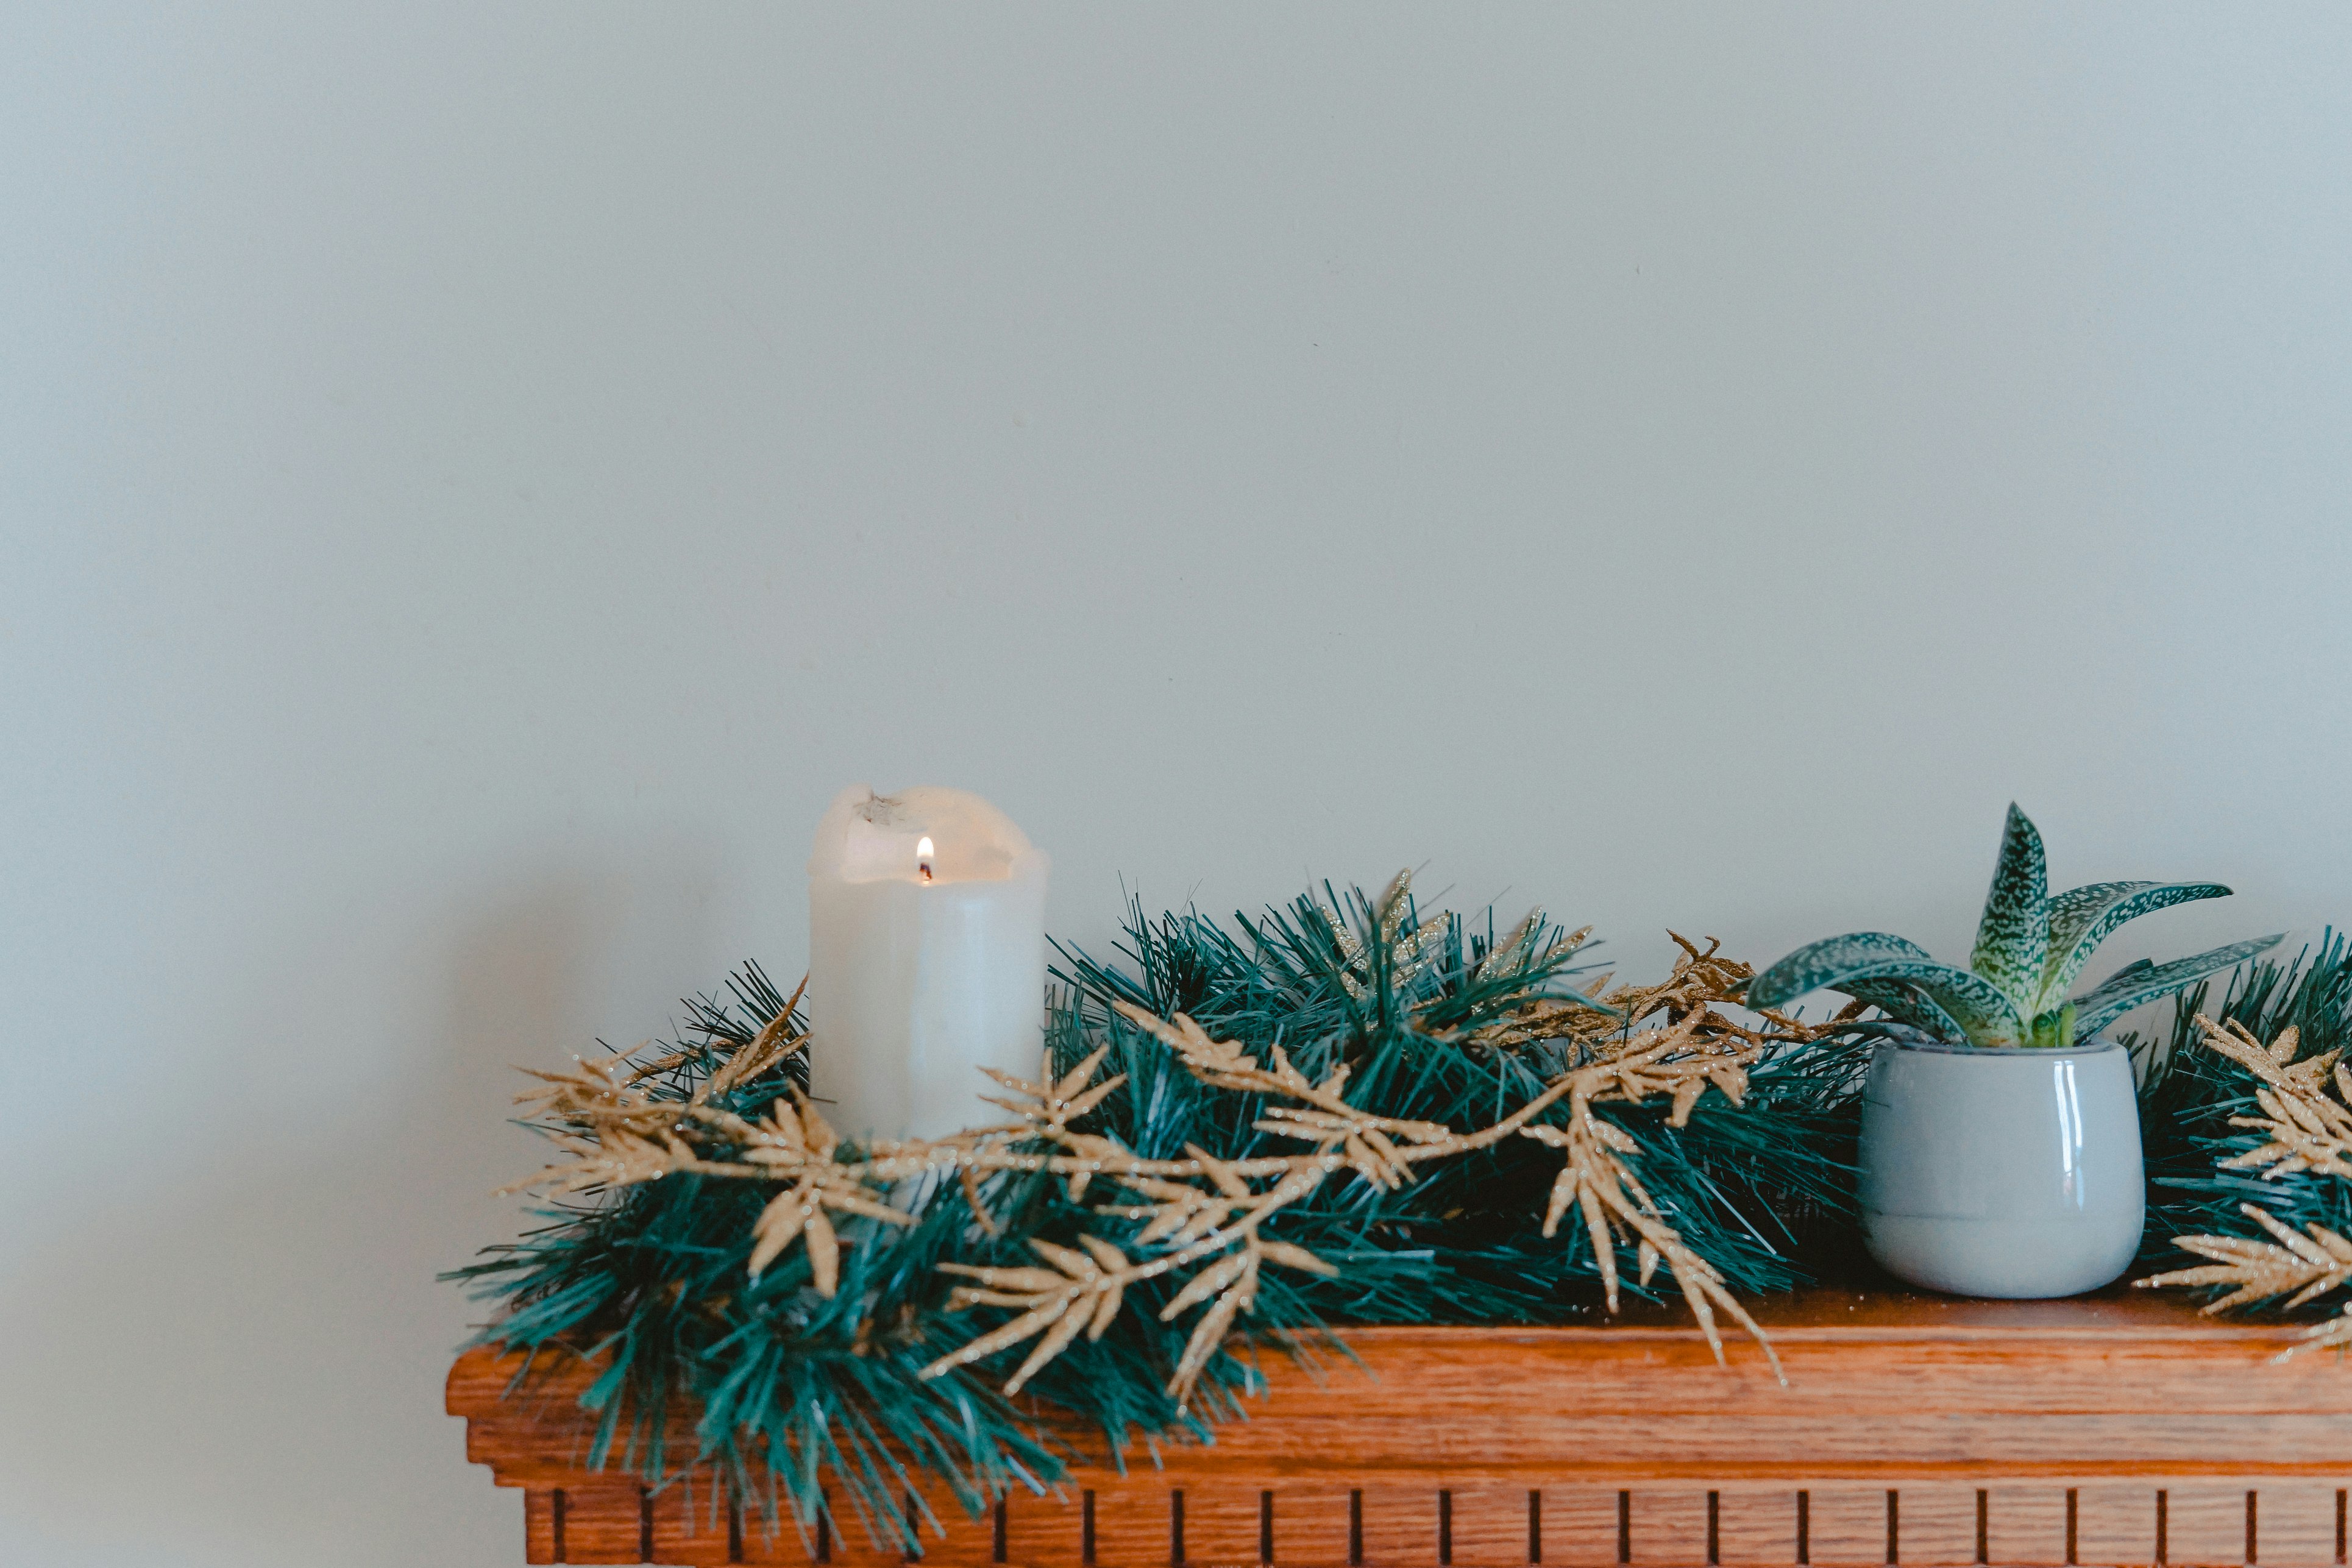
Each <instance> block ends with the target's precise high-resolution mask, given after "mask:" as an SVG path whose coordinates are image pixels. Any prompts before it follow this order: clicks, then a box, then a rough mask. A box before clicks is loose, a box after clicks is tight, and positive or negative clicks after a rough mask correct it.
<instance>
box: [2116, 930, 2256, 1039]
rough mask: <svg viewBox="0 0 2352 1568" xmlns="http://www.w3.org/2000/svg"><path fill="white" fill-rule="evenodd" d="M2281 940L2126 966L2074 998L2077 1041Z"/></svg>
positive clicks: (2242, 944) (2239, 944)
mask: <svg viewBox="0 0 2352 1568" xmlns="http://www.w3.org/2000/svg"><path fill="white" fill-rule="evenodd" d="M2280 935H2284V933H2281V934H2280ZM2278 939H2279V938H2278V936H2257V937H2255V938H2254V939H2253V940H2252V941H2251V942H2232V943H2231V944H2230V946H2227V947H2216V948H2214V949H2213V950H2212V951H2211V952H2210V953H2200V954H2198V955H2197V956H2195V957H2193V958H2175V959H2174V960H2173V961H2172V962H2171V963H2169V964H2151V963H2149V962H2148V961H2147V959H2145V958H2143V959H2141V960H2140V961H2139V962H2137V963H2136V964H2128V965H2126V966H2125V967H2123V968H2121V969H2118V970H2116V972H2115V973H2114V974H2113V975H2110V976H2108V977H2107V978H2106V979H2105V981H2103V982H2101V983H2100V984H2099V985H2097V986H2095V987H2093V988H2091V989H2089V990H2087V991H2084V993H2083V994H2082V995H2081V996H2079V997H2076V998H2074V1038H2075V1039H2077V1040H2089V1039H2090V1038H2091V1037H2092V1036H2094V1035H2095V1034H2097V1033H2098V1032H2099V1031H2100V1030H2103V1029H2105V1028H2106V1027H2107V1026H2108V1025H2109V1024H2111V1023H2113V1022H2115V1021H2116V1019H2119V1018H2121V1017H2123V1016H2124V1014H2126V1013H2127V1012H2129V1011H2131V1010H2132V1009H2134V1008H2136V1007H2138V1006H2140V1005H2142V1004H2143V1003H2146V1002H2152V1001H2155V1000H2156V999H2157V998H2159V997H2167V996H2170V995H2171V994H2172V993H2173V992H2175V991H2177V990H2179V989H2181V988H2183V987H2185V986H2193V985H2195V984H2196V983H2197V982H2198V981H2200V980H2201V979H2203V978H2205V977H2206V976H2208V975H2218V974H2220V973H2221V971H2222V970H2224V969H2226V968H2229V967H2231V965H2233V964H2242V963H2244V962H2245V961H2246V960H2247V959H2249V958H2251V957H2252V956H2254V955H2255V954H2257V953H2259V952H2261V951H2263V949H2264V948H2266V947H2269V946H2273V945H2274V944H2275V943H2276V942H2277V941H2278Z"/></svg>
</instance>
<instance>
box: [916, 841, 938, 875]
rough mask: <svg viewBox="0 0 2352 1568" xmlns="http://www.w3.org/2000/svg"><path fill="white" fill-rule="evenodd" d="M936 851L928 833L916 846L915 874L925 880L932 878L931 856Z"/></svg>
mask: <svg viewBox="0 0 2352 1568" xmlns="http://www.w3.org/2000/svg"><path fill="white" fill-rule="evenodd" d="M933 853H934V851H933V850H932V848H931V841H930V839H929V836H928V835H926V836H925V837H924V839H923V840H922V841H921V842H920V843H918V844H917V845H916V846H915V874H916V875H917V876H919V877H920V878H922V879H923V880H924V881H925V882H929V881H930V880H931V856H932V854H933Z"/></svg>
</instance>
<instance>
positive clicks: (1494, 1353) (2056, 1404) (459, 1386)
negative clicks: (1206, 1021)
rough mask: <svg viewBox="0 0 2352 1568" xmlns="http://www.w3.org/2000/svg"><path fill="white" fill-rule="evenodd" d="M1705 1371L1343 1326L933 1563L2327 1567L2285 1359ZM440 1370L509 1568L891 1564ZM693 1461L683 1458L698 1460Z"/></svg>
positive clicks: (1979, 1352) (1486, 1334)
mask: <svg viewBox="0 0 2352 1568" xmlns="http://www.w3.org/2000/svg"><path fill="white" fill-rule="evenodd" d="M1758 1316H1759V1319H1761V1321H1762V1322H1764V1324H1765V1326H1766V1327H1767V1329H1768V1330H1769V1332H1770V1333H1771V1335H1772V1338H1773V1343H1775V1344H1776V1345H1777V1346H1778V1347H1779V1350H1780V1356H1781V1359H1782V1361H1783V1363H1784V1364H1786V1366H1787V1369H1788V1376H1789V1383H1788V1385H1787V1386H1786V1387H1783V1386H1781V1385H1779V1384H1777V1383H1776V1382H1775V1381H1774V1379H1773V1377H1772V1375H1771V1373H1770V1371H1769V1368H1768V1367H1767V1366H1766V1364H1765V1363H1764V1359H1763V1357H1762V1355H1761V1354H1759V1352H1758V1351H1757V1350H1756V1348H1755V1347H1754V1346H1753V1345H1751V1344H1747V1343H1740V1342H1738V1341H1732V1342H1730V1343H1729V1346H1728V1349H1729V1354H1730V1364H1729V1365H1728V1366H1727V1367H1717V1365H1716V1364H1714V1360H1713V1357H1712V1356H1711V1355H1710V1354H1709V1353H1708V1350H1707V1347H1706V1342H1705V1341H1704V1340H1703V1339H1702V1338H1701V1337H1700V1335H1699V1333H1697V1331H1696V1329H1693V1328H1690V1327H1687V1326H1685V1325H1683V1324H1681V1323H1677V1322H1674V1321H1673V1320H1672V1319H1671V1318H1669V1317H1666V1316H1664V1315H1651V1316H1645V1317H1643V1318H1639V1319H1635V1320H1633V1321H1628V1322H1622V1323H1619V1324H1614V1325H1611V1326H1606V1327H1591V1328H1585V1327H1576V1328H1543V1329H1462V1328H1450V1329H1448V1328H1376V1329H1352V1330H1348V1331H1346V1332H1345V1335H1344V1337H1345V1338H1346V1340H1347V1342H1348V1343H1349V1345H1350V1346H1351V1347H1352V1348H1353V1349H1354V1351H1355V1353H1356V1354H1357V1356H1358V1357H1359V1358H1360V1363H1361V1364H1360V1366H1359V1365H1355V1364H1349V1363H1348V1362H1346V1361H1344V1360H1331V1361H1326V1362H1325V1363H1324V1364H1321V1365H1319V1366H1312V1367H1309V1366H1301V1365H1298V1364H1294V1363H1292V1362H1290V1361H1288V1360H1287V1359H1286V1358H1284V1357H1282V1356H1280V1355H1277V1354H1272V1353H1268V1354H1267V1355H1266V1357H1265V1370H1266V1373H1267V1376H1268V1380H1269V1382H1270V1384H1271V1385H1272V1386H1271V1390H1270V1392H1269V1394H1268V1395H1267V1396H1266V1397H1265V1399H1263V1400H1259V1401H1255V1402H1254V1403H1253V1405H1252V1406H1251V1418H1250V1419H1249V1420H1246V1421H1237V1422H1233V1423H1229V1424H1228V1425H1226V1426H1225V1427H1222V1428H1221V1429H1220V1430H1219V1433H1218V1436H1217V1440H1216V1442H1215V1443H1214V1444H1213V1445H1210V1446H1200V1447H1192V1446H1186V1447H1179V1448H1173V1449H1171V1450H1167V1451H1165V1453H1164V1460H1165V1462H1164V1464H1163V1466H1162V1467H1161V1468H1160V1469H1152V1468H1150V1463H1149V1460H1148V1459H1145V1458H1141V1457H1140V1456H1138V1457H1137V1458H1136V1464H1135V1466H1134V1467H1133V1468H1130V1469H1129V1472H1128V1473H1127V1474H1126V1475H1124V1476H1122V1475H1120V1474H1118V1472H1117V1471H1116V1470H1115V1469H1110V1468H1108V1467H1107V1466H1087V1467H1082V1468H1080V1469H1077V1470H1076V1471H1074V1472H1073V1474H1072V1476H1071V1477H1070V1479H1068V1480H1067V1481H1066V1483H1065V1484H1064V1486H1063V1488H1062V1489H1061V1490H1060V1491H1059V1493H1057V1494H1049V1495H1047V1496H1044V1497H1037V1496H1033V1495H1030V1494H1027V1493H1021V1494H1017V1495H1015V1496H1013V1497H1011V1498H1009V1499H1007V1500H1005V1502H1004V1503H1003V1504H1002V1505H1001V1506H1000V1507H999V1508H998V1509H997V1511H995V1513H994V1515H993V1517H987V1518H982V1519H978V1520H971V1519H967V1518H965V1517H964V1516H963V1514H962V1513H961V1511H960V1510H958V1509H956V1508H955V1507H954V1505H953V1504H952V1503H951V1502H949V1501H947V1500H945V1499H944V1498H940V1499H937V1500H930V1503H931V1509H932V1511H933V1512H935V1513H936V1514H938V1515H939V1517H940V1519H941V1520H943V1521H944V1528H942V1529H940V1530H937V1531H928V1532H927V1533H926V1536H925V1542H924V1551H923V1553H922V1555H923V1557H924V1559H925V1560H926V1562H928V1563H934V1564H937V1565H939V1568H966V1565H970V1568H983V1565H989V1564H996V1563H1007V1564H1030V1565H1033V1568H1188V1565H1201V1568H1212V1565H1239V1564H1248V1563H1276V1564H1298V1565H1300V1568H1345V1565H1349V1564H1358V1565H1366V1568H1518V1565H1522V1564H1528V1563H1545V1564H1563V1565H1566V1568H1620V1565H1625V1568H1708V1565H1715V1568H1764V1565H1770V1568H1790V1565H1793V1564H1805V1565H1807V1568H1879V1565H1884V1564H1887V1563H1898V1564H1903V1565H1906V1568H1908V1565H1911V1564H1919V1565H1922V1568H1968V1565H1971V1564H1978V1563H1983V1564H2015V1565H2021V1568H2063V1565H2066V1564H2081V1565H2105V1568H2129V1565H2137V1564H2155V1563H2164V1564H2169V1565H2189V1568H2218V1565H2224V1564H2245V1563H2255V1564H2260V1565H2262V1568H2326V1565H2330V1564H2340V1563H2345V1562H2346V1552H2345V1546H2346V1537H2345V1529H2346V1500H2347V1487H2352V1366H2347V1365H2344V1364H2341V1363H2340V1362H2339V1359H2338V1358H2337V1357H2336V1355H2334V1354H2328V1353H2316V1354H2306V1355H2302V1356H2298V1357H2296V1358H2295V1359H2294V1361H2292V1362H2288V1363H2285V1364H2279V1363H2277V1362H2276V1361H2274V1360H2273V1358H2274V1357H2275V1356H2276V1355H2277V1354H2279V1353H2280V1352H2281V1351H2282V1350H2284V1349H2286V1348H2287V1347H2288V1346H2290V1345H2292V1344H2294V1343H2295V1335H2296V1331H2295V1330H2294V1329H2293V1328H2291V1327H2287V1326H2284V1325H2280V1324H2275V1323H2247V1322H2223V1321H2217V1320H2215V1319H2213V1318H2209V1317H2204V1316H2200V1314H2199V1313H2198V1312H2196V1310H2195V1308H2194V1305H2193V1304H2192V1303H2190V1302H2189V1301H2184V1300H2181V1299H2179V1298H2177V1297H2170V1296H2161V1295H2158V1294H2156V1293H2154V1292H2149V1291H2122V1290H2116V1291H2106V1292H2103V1293H2101V1294H2099V1295H2095V1296H2090V1297H2084V1298H2079V1299H2076V1300H2074V1301H1958V1300H1949V1299H1945V1298H1938V1297H1928V1296H1916V1295H1896V1294H1857V1293H1852V1292H1844V1291H1814V1292H1808V1293H1806V1294H1804V1295H1801V1296H1797V1297H1790V1298H1785V1299H1782V1300H1780V1301H1766V1302H1764V1303H1762V1304H1761V1305H1760V1306H1759V1309H1758ZM517 1364H518V1363H517V1362H516V1361H515V1360H514V1359H513V1358H510V1357H501V1356H499V1355H496V1354H491V1353H489V1352H487V1351H476V1352H472V1353H470V1354H467V1355H465V1356H463V1357H461V1358H460V1359H459V1360H458V1362H457V1365H456V1366H455V1367H453V1368H452V1369H451V1371H450V1374H449V1383H448V1410H449V1413H450V1414H451V1415H453V1416H463V1417H464V1418H465V1419H466V1421H467V1456H468V1457H469V1458H472V1459H473V1460H474V1461H475V1462H477V1463H479V1464H485V1465H488V1466H489V1467H490V1469H491V1470H492V1472H493V1473H494V1475H495V1477H496V1479H497V1481H498V1484H499V1485H500V1486H512V1487H520V1488H521V1489H523V1490H524V1493H525V1499H526V1509H525V1517H526V1540H525V1543H524V1544H525V1556H526V1560H527V1561H529V1562H531V1563H689V1564H709V1565H713V1568H715V1565H717V1564H721V1563H791V1564H805V1563H812V1562H825V1563H838V1564H845V1565H846V1564H853V1563H854V1564H858V1565H861V1568H871V1565H874V1564H879V1563H886V1562H887V1563H898V1562H900V1561H901V1560H902V1559H901V1554H900V1553H899V1552H897V1551H895V1550H891V1551H887V1552H884V1551H879V1550H877V1548H876V1547H875V1546H874V1545H873V1544H872V1543H871V1542H869V1541H868V1540H867V1539H866V1536H865V1534H864V1532H863V1531H861V1530H860V1529H859V1528H858V1526H857V1525H856V1522H855V1521H847V1523H846V1526H845V1527H844V1525H843V1524H841V1523H828V1524H827V1525H826V1526H825V1527H824V1528H823V1529H821V1530H819V1531H816V1532H815V1533H814V1536H813V1537H812V1538H810V1539H805V1540H804V1539H803V1537H802V1536H801V1535H799V1534H798V1533H796V1532H795V1531H793V1530H792V1529H791V1528H790V1526H789V1525H787V1526H786V1527H785V1528H784V1529H783V1530H782V1531H781V1532H778V1533H775V1534H771V1533H770V1532H769V1531H767V1530H766V1528H765V1527H764V1524H763V1523H762V1521H761V1519H760V1518H759V1517H758V1516H757V1515H756V1513H755V1514H754V1515H753V1516H752V1517H751V1518H750V1519H748V1520H747V1519H746V1518H744V1517H743V1515H742V1514H741V1512H740V1511H736V1510H734V1509H732V1508H730V1506H729V1503H728V1500H726V1499H725V1498H723V1497H718V1496H716V1495H715V1494H714V1493H713V1491H712V1490H711V1487H710V1484H709V1479H708V1478H707V1477H698V1478H693V1479H691V1480H690V1482H689V1483H688V1484H686V1485H674V1486H671V1487H668V1488H666V1489H664V1490H660V1491H657V1492H648V1491H647V1490H646V1489H645V1488H644V1487H642V1486H641V1485H640V1484H639V1483H638V1481H637V1480H636V1479H635V1477H634V1476H631V1475H629V1474H627V1473H625V1472H622V1471H615V1470H604V1471H593V1470H589V1469H585V1468H584V1460H583V1456H584V1454H585V1452H586V1448H587V1434H586V1430H585V1427H584V1426H583V1422H582V1419H581V1416H580V1412H579V1410H578V1407H577V1405H576V1398H577V1396H578V1394H579V1391H580V1389H581V1387H582V1386H583V1385H584V1381H585V1378H586V1376H587V1375H588V1369H587V1368H586V1367H585V1366H584V1365H583V1366H580V1367H576V1368H572V1369H557V1370H555V1371H553V1372H551V1373H549V1374H547V1375H544V1376H543V1377H541V1378H539V1379H536V1380H535V1381H534V1384H533V1385H532V1388H531V1391H530V1393H529V1394H527V1395H522V1396H516V1397H513V1398H509V1397H507V1389H508V1386H509V1383H510V1381H511V1378H512V1375H513V1372H514V1370H515V1367H516V1365H517ZM689 1447H690V1445H689Z"/></svg>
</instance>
